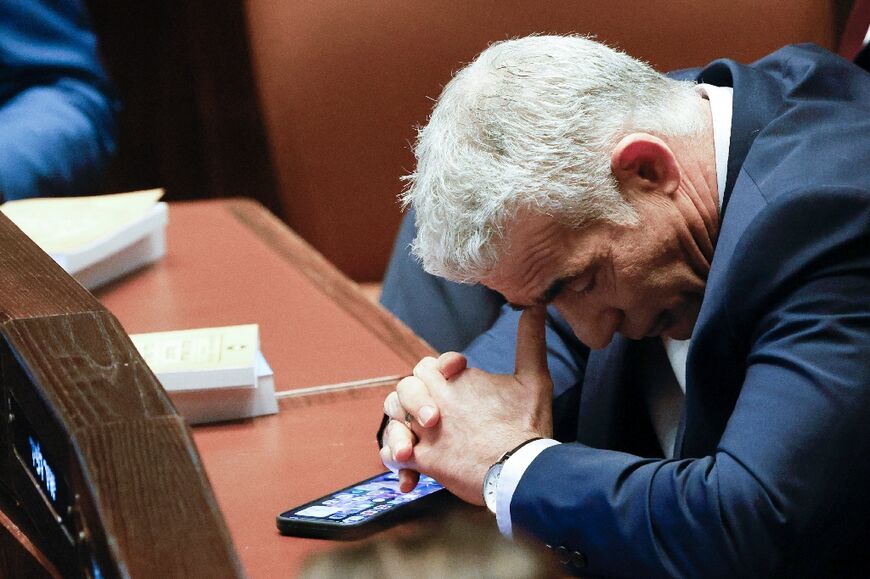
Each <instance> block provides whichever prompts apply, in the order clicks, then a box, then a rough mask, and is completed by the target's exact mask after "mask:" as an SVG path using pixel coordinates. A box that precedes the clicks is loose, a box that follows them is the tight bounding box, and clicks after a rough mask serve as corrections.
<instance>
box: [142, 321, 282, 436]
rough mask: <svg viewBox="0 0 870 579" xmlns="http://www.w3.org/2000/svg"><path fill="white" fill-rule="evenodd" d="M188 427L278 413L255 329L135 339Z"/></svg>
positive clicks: (202, 330) (160, 334)
mask: <svg viewBox="0 0 870 579" xmlns="http://www.w3.org/2000/svg"><path fill="white" fill-rule="evenodd" d="M130 339H131V340H132V341H133V344H134V345H135V346H136V348H137V349H138V350H139V352H140V353H141V354H142V357H143V358H144V359H145V362H146V363H147V364H148V366H149V367H150V368H151V370H152V371H153V372H154V374H155V375H156V376H157V379H158V380H160V383H161V384H162V385H163V387H164V389H165V390H166V392H167V394H169V397H170V398H171V399H172V402H173V404H175V407H176V409H177V410H178V412H179V413H180V414H182V415H183V416H184V417H185V418H186V419H187V420H188V422H189V423H191V424H199V423H204V422H217V421H223V420H234V419H239V418H247V417H251V416H260V415H263V414H274V413H276V412H278V403H277V401H276V399H275V380H274V376H273V373H272V369H271V368H270V367H269V364H268V363H267V362H266V359H265V358H264V357H263V355H262V354H261V353H260V351H259V328H258V326H257V325H256V324H247V325H242V326H225V327H219V328H199V329H194V330H180V331H172V332H153V333H148V334H134V335H131V336H130Z"/></svg>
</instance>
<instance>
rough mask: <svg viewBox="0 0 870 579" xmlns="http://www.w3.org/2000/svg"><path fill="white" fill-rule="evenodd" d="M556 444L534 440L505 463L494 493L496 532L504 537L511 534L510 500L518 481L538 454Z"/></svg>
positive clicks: (547, 439)
mask: <svg viewBox="0 0 870 579" xmlns="http://www.w3.org/2000/svg"><path fill="white" fill-rule="evenodd" d="M556 444H559V441H557V440H553V439H550V438H542V439H541V440H535V441H534V442H530V443H528V444H526V445H525V446H523V447H522V448H520V449H519V450H518V451H516V452H515V453H514V454H513V455H511V457H510V458H509V459H507V460H506V461H505V463H504V466H503V467H502V469H501V474H500V475H499V477H498V488H497V489H496V491H495V520H496V521H497V522H498V530H499V531H501V533H502V535H504V536H505V537H508V538H510V537H511V536H512V534H513V529H512V526H511V500H513V498H514V491H515V490H517V485H518V484H520V479H521V478H522V477H523V474H524V473H525V472H526V469H527V468H529V465H530V464H532V461H533V460H535V458H537V457H538V455H539V454H541V453H542V452H543V451H544V450H545V449H547V448H550V447H551V446H554V445H556Z"/></svg>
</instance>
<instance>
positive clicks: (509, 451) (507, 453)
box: [495, 436, 544, 464]
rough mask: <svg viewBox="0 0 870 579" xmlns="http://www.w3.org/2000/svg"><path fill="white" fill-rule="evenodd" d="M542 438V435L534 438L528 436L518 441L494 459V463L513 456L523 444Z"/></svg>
mask: <svg viewBox="0 0 870 579" xmlns="http://www.w3.org/2000/svg"><path fill="white" fill-rule="evenodd" d="M543 438H544V437H543V436H535V437H534V438H530V439H528V440H526V441H524V442H521V443H519V444H518V445H516V446H515V447H513V448H512V449H510V450H508V451H507V452H505V453H504V454H502V455H501V456H500V457H499V459H498V460H497V461H495V464H498V463H500V462H505V461H507V459H509V458H510V457H511V456H513V455H514V454H515V453H516V452H517V451H518V450H519V449H521V448H522V447H524V446H525V445H527V444H529V443H530V442H535V441H536V440H541V439H543Z"/></svg>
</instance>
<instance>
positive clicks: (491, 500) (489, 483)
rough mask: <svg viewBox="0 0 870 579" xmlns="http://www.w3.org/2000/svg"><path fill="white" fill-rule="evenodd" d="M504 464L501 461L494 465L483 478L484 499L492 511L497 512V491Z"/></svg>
mask: <svg viewBox="0 0 870 579" xmlns="http://www.w3.org/2000/svg"><path fill="white" fill-rule="evenodd" d="M502 466H504V463H501V462H499V463H496V464H494V465H492V466H491V467H490V469H489V470H488V471H487V472H486V477H485V478H484V479H483V500H484V502H486V508H488V509H489V510H490V512H492V513H495V502H496V501H495V499H496V494H495V493H496V491H497V490H498V479H499V476H500V475H501V469H502Z"/></svg>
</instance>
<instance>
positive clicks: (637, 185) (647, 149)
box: [610, 133, 680, 195]
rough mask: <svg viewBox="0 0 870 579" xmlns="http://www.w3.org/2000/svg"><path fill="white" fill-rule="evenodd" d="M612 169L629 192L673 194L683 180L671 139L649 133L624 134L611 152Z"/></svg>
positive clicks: (624, 188)
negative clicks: (666, 140)
mask: <svg viewBox="0 0 870 579" xmlns="http://www.w3.org/2000/svg"><path fill="white" fill-rule="evenodd" d="M610 169H611V171H613V176H614V177H616V180H617V181H618V182H619V188H620V190H622V191H623V192H625V193H630V192H648V193H653V192H658V193H664V194H666V195H670V194H671V193H673V192H674V191H676V189H677V187H678V186H679V184H680V167H679V165H677V158H676V157H675V156H674V152H673V151H671V148H670V147H668V145H667V143H665V142H664V141H662V140H661V139H659V138H658V137H655V136H653V135H650V134H648V133H632V134H630V135H626V136H625V137H623V138H622V139H621V140H620V141H619V143H617V144H616V147H614V149H613V152H612V153H611V154H610Z"/></svg>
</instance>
